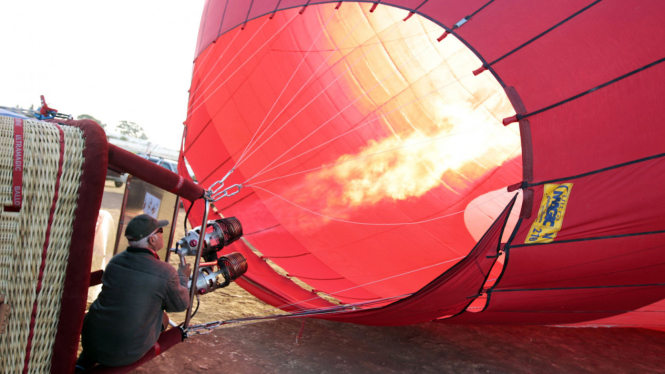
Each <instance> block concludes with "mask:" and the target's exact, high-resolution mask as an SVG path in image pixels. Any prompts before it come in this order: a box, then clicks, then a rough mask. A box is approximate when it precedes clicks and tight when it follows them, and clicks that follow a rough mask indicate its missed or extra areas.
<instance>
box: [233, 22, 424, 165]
mask: <svg viewBox="0 0 665 374" xmlns="http://www.w3.org/2000/svg"><path fill="white" fill-rule="evenodd" d="M398 24H399V21H398V22H395V23H394V24H393V25H392V26H391V30H390V31H389V32H388V33H387V34H386V36H387V35H388V34H390V33H392V32H393V31H394V30H396V29H397V28H396V25H398ZM377 45H379V44H375V45H374V46H372V47H371V48H370V49H368V50H367V51H365V52H364V53H363V54H362V55H361V56H360V57H359V58H358V59H357V60H355V61H354V62H353V64H351V65H350V66H349V67H348V68H347V69H346V70H344V71H343V72H342V73H341V74H340V75H338V76H337V77H336V78H335V79H334V80H333V81H332V82H330V84H328V85H327V86H326V87H325V88H324V89H323V90H321V92H319V93H318V94H317V95H316V96H314V98H312V99H311V100H310V101H309V102H308V103H307V104H305V105H304V106H303V107H302V108H301V109H300V110H299V111H298V112H297V113H296V114H294V115H293V116H292V117H291V118H289V119H288V120H287V121H286V122H285V123H284V124H283V125H282V126H281V127H280V128H279V129H277V131H275V132H274V133H273V134H272V135H270V137H268V139H266V140H265V141H264V142H263V143H261V145H259V146H258V147H257V148H256V149H255V150H254V151H252V153H250V154H249V155H248V156H247V157H245V159H244V160H243V161H242V162H244V161H245V160H247V159H248V158H249V157H251V156H252V155H253V154H254V153H255V152H256V151H257V150H258V149H260V148H261V147H262V146H263V145H264V144H265V143H266V142H268V141H269V140H270V139H272V137H273V136H275V135H277V133H278V132H279V131H280V130H282V129H283V128H284V126H286V125H287V124H289V123H290V122H291V121H292V120H293V119H294V118H295V117H297V116H298V115H299V114H300V113H301V112H302V111H303V110H305V108H307V107H308V106H309V105H310V104H312V103H313V102H314V100H316V99H317V98H318V97H319V96H321V95H323V93H325V92H326V90H327V89H328V88H330V87H331V86H332V85H333V84H335V83H336V82H337V81H338V80H339V78H341V77H342V76H344V74H346V73H347V72H348V71H350V70H351V68H352V67H354V66H355V65H356V64H357V63H358V62H360V60H362V59H363V58H364V57H365V55H367V53H369V52H370V51H372V50H373V49H374V48H376V46H377ZM349 54H350V53H349ZM347 56H348V54H347ZM411 59H413V57H411ZM411 59H409V60H411ZM393 74H394V73H393ZM386 78H387V77H386ZM363 96H364V95H363ZM363 96H361V97H360V98H362V97H363ZM360 98H359V99H360ZM294 99H295V97H294ZM291 102H292V101H291ZM291 102H289V103H288V104H287V106H288V105H289V104H290V103H291ZM286 109H287V107H285V108H284V109H283V110H282V111H281V112H280V114H279V115H281V114H282V113H283V112H284V111H285V110H286ZM344 109H346V108H344ZM279 115H278V116H279ZM337 115H339V113H338V114H337ZM337 115H335V116H337ZM277 118H278V117H275V118H274V119H273V121H272V122H271V123H270V125H268V127H267V128H269V127H270V126H271V125H272V124H273V123H274V122H275V121H276V120H277ZM267 128H266V129H267ZM317 130H318V128H317V129H316V130H314V131H313V132H312V133H314V132H316V131H317ZM312 133H310V135H308V137H309V136H311V135H312ZM287 152H288V151H287ZM242 162H239V163H236V166H235V167H236V168H237V167H238V166H240V165H241V164H242Z"/></svg>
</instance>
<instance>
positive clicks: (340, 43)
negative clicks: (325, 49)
mask: <svg viewBox="0 0 665 374" xmlns="http://www.w3.org/2000/svg"><path fill="white" fill-rule="evenodd" d="M361 23H362V19H360V20H359V21H358V22H356V24H355V26H353V28H352V29H350V30H349V31H348V32H347V33H346V36H345V37H344V39H342V41H341V42H339V43H337V45H336V46H335V49H334V50H333V51H332V52H331V53H330V55H328V57H326V59H325V60H324V61H323V62H321V64H320V65H319V66H318V67H317V68H316V70H315V71H314V72H313V73H312V74H311V75H310V77H309V78H308V79H307V81H306V82H305V83H304V84H303V85H302V86H301V87H300V89H298V91H297V92H296V93H295V94H294V95H293V97H292V98H291V99H290V100H289V102H288V103H286V105H284V107H283V108H282V110H281V111H280V112H279V113H278V114H277V115H276V116H275V118H273V120H272V121H271V122H270V124H269V125H268V126H267V127H266V128H265V129H264V130H263V132H262V133H261V135H259V136H258V138H257V139H256V142H255V143H254V144H248V145H247V148H246V150H245V151H244V152H243V154H242V156H241V157H240V158H239V159H238V161H237V162H236V166H235V167H238V165H239V164H240V163H242V162H243V161H244V159H243V156H245V155H246V153H247V151H248V150H249V148H251V147H253V146H254V145H255V144H256V143H257V142H258V139H260V138H261V137H262V136H263V134H265V133H266V131H267V130H268V129H269V128H270V126H272V124H273V123H275V121H276V120H277V118H279V117H280V116H281V115H282V113H284V111H286V110H287V109H288V108H289V105H291V103H292V102H293V101H294V100H295V99H296V98H297V97H298V95H299V94H300V92H302V90H303V89H305V87H306V86H307V84H308V83H309V82H310V81H311V80H312V79H313V78H314V77H316V73H318V72H319V70H321V68H322V67H323V66H325V64H326V63H327V62H328V60H330V58H331V57H332V56H334V55H335V52H338V51H339V49H340V46H341V45H343V44H344V42H345V41H346V39H348V38H349V37H350V36H351V35H352V33H353V31H355V30H356V28H358V26H360V24H361ZM397 24H398V23H397V22H396V23H394V24H393V25H392V26H393V27H394V26H395V25H397ZM324 28H325V27H324ZM373 38H374V37H372V38H370V39H368V40H371V39H373ZM379 44H380V43H379ZM364 45H365V46H366V41H365V42H363V43H360V44H359V45H357V46H356V47H354V48H353V50H352V51H350V52H349V53H347V54H346V55H343V56H342V58H341V59H340V61H343V60H345V59H346V58H347V57H348V56H349V55H350V54H351V53H353V51H355V50H357V49H358V48H360V47H362V46H364ZM363 56H364V55H363ZM361 58H362V56H361ZM338 62H339V61H338ZM347 70H348V69H347ZM295 73H296V72H295V71H294V72H293V74H294V75H295ZM345 73H346V71H344V72H343V73H342V74H340V76H339V77H337V78H336V79H335V81H337V79H339V78H340V77H341V76H342V75H344V74H345ZM335 81H333V82H335ZM327 88H328V87H326V88H325V89H324V90H323V91H325V90H326V89H327ZM323 91H322V92H323ZM317 97H318V96H317ZM278 100H279V98H278ZM275 104H276V102H275ZM273 106H274V104H273ZM268 114H270V113H268ZM267 118H268V115H266V118H265V119H264V122H265V120H266V119H267ZM289 121H290V120H289ZM259 130H260V126H259V129H257V130H256V132H255V134H256V133H258V131H259ZM278 131H279V130H278ZM250 143H251V141H250ZM263 144H265V142H264V143H263ZM263 144H261V145H263ZM259 148H260V146H259ZM252 153H253V152H252Z"/></svg>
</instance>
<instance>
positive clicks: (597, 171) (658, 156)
mask: <svg viewBox="0 0 665 374" xmlns="http://www.w3.org/2000/svg"><path fill="white" fill-rule="evenodd" d="M664 156H665V153H660V154H657V155H653V156H649V157H644V158H640V159H637V160H633V161H628V162H624V163H621V164H617V165H612V166H608V167H606V168H602V169H598V170H594V171H590V172H587V173H584V174H578V175H573V176H571V177H564V178H557V179H550V180H547V181H543V182H536V183H529V184H528V185H527V186H528V187H535V186H541V185H543V184H546V183H556V182H561V181H565V180H571V179H577V178H583V177H588V176H589V175H593V174H598V173H603V172H606V171H609V170H612V169H618V168H622V167H624V166H630V165H634V164H639V163H641V162H646V161H651V160H655V159H658V158H661V157H664Z"/></svg>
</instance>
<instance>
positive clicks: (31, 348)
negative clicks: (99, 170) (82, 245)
mask: <svg viewBox="0 0 665 374" xmlns="http://www.w3.org/2000/svg"><path fill="white" fill-rule="evenodd" d="M20 122H21V121H17V120H15V119H14V118H10V117H4V116H0V205H2V207H3V209H2V211H0V294H4V296H5V303H7V304H9V305H10V306H11V312H10V313H9V315H8V318H7V323H6V328H5V332H4V333H3V334H1V335H0V373H18V372H24V368H25V367H27V368H29V369H28V370H27V372H29V373H41V372H49V371H50V368H51V358H52V357H51V356H52V351H53V344H54V341H55V335H56V332H57V327H58V321H59V317H60V308H61V299H62V296H63V289H64V282H65V272H66V270H67V263H68V258H69V248H70V241H71V237H72V230H73V228H72V227H73V221H74V211H75V209H76V202H77V197H78V191H79V185H80V179H81V170H82V169H81V167H82V164H83V156H82V151H83V148H84V146H85V140H84V139H83V133H82V131H81V130H80V129H79V128H76V127H70V126H59V125H56V124H51V123H45V122H40V121H33V120H27V119H26V120H23V121H22V128H23V139H22V141H23V144H22V145H23V155H22V157H23V159H22V168H21V169H22V206H21V209H20V211H11V210H16V209H15V208H14V209H12V206H13V204H14V200H13V196H12V193H13V184H14V185H15V184H16V182H15V181H16V177H15V173H14V172H15V169H16V168H17V164H16V161H17V158H20V157H18V156H20V155H17V154H15V153H20V152H16V151H15V148H16V147H15V142H16V141H17V140H16V139H15V126H16V123H20ZM19 140H21V139H19ZM26 364H27V365H26Z"/></svg>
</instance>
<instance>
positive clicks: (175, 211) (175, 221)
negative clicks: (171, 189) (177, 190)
mask: <svg viewBox="0 0 665 374" xmlns="http://www.w3.org/2000/svg"><path fill="white" fill-rule="evenodd" d="M192 204H193V203H192ZM178 213H180V196H178V195H176V196H175V208H173V219H172V220H171V232H170V233H169V242H168V243H169V244H168V245H167V246H166V258H165V259H164V261H166V262H169V260H170V259H171V251H170V249H171V248H172V245H173V236H175V225H176V224H178ZM185 235H187V233H185Z"/></svg>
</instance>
